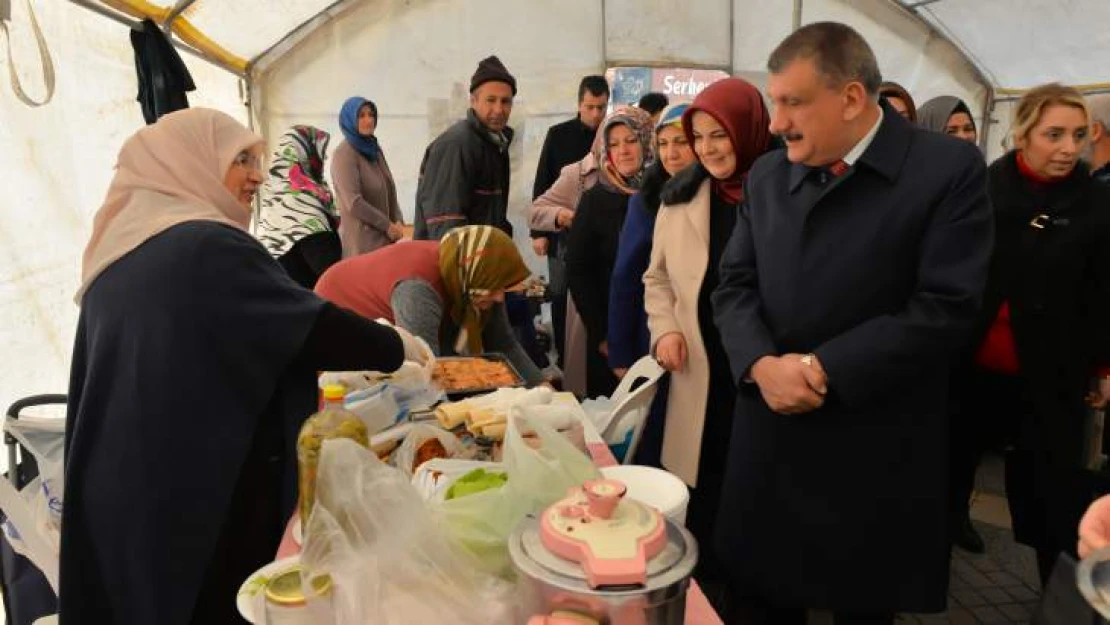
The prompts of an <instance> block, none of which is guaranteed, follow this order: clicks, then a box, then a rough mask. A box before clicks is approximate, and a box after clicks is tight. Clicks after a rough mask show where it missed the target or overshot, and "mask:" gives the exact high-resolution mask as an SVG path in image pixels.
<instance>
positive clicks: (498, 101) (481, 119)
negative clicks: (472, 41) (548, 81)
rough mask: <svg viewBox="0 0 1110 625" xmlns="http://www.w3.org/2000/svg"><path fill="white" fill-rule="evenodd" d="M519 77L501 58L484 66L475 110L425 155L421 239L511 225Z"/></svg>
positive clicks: (418, 223)
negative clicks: (512, 148) (511, 153)
mask: <svg viewBox="0 0 1110 625" xmlns="http://www.w3.org/2000/svg"><path fill="white" fill-rule="evenodd" d="M515 95H516V79H515V78H513V75H512V74H510V73H509V70H507V69H505V66H504V65H503V64H502V63H501V60H500V59H498V58H497V57H496V56H490V57H487V58H485V59H483V60H482V61H481V62H480V63H478V70H477V71H476V72H474V76H473V77H472V78H471V79H470V109H469V110H467V112H466V119H462V120H459V121H458V122H456V123H455V124H453V125H452V126H451V127H450V128H448V129H447V130H446V131H444V133H443V134H441V135H440V136H438V137H436V139H435V140H434V141H432V143H431V145H429V146H428V149H427V150H425V152H424V160H423V162H422V163H421V164H420V182H419V184H418V185H417V188H416V219H415V224H414V226H415V235H414V236H415V238H416V239H427V240H433V241H434V240H439V239H440V238H442V237H443V235H445V234H447V232H448V231H450V230H451V229H453V228H457V227H459V226H468V225H469V226H473V225H487V226H494V227H497V228H500V229H501V230H504V231H505V232H506V233H507V234H509V235H510V236H511V235H512V233H513V228H512V226H511V225H510V224H509V220H508V217H507V214H506V213H507V211H508V206H509V143H510V142H511V141H512V140H513V129H512V128H509V125H508V124H509V114H510V113H512V110H513V97H514V96H515Z"/></svg>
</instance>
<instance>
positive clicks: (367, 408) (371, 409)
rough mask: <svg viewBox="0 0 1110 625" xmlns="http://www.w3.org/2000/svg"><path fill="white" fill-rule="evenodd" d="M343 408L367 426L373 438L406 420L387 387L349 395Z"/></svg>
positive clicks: (383, 386)
mask: <svg viewBox="0 0 1110 625" xmlns="http://www.w3.org/2000/svg"><path fill="white" fill-rule="evenodd" d="M343 407H344V408H346V409H347V410H350V411H351V412H353V413H354V414H355V415H357V416H358V418H359V419H361V420H362V422H363V423H365V424H366V431H367V432H368V433H369V434H370V435H371V436H373V435H374V434H377V433H378V432H381V431H383V430H385V429H388V428H390V427H393V426H394V425H395V424H396V423H397V422H398V421H400V420H401V419H403V418H404V417H403V414H404V413H403V412H402V411H401V407H400V406H398V405H397V401H396V400H395V399H394V397H393V392H392V391H391V390H390V388H389V387H388V386H386V385H381V386H378V387H377V388H369V389H363V390H361V391H356V392H354V393H348V394H347V397H346V398H345V399H344V400H343Z"/></svg>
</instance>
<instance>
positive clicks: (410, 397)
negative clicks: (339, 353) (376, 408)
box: [319, 358, 446, 422]
mask: <svg viewBox="0 0 1110 625" xmlns="http://www.w3.org/2000/svg"><path fill="white" fill-rule="evenodd" d="M434 370H435V359H434V358H433V359H432V360H431V361H429V362H427V363H425V364H423V365H422V364H420V363H416V362H406V363H404V364H403V365H401V368H399V369H397V370H396V371H394V372H393V373H389V374H386V373H380V372H378V371H326V372H324V373H322V374H321V375H320V379H319V386H320V388H321V389H323V388H324V387H325V386H327V385H329V384H342V385H343V386H345V387H347V392H348V393H349V395H348V400H347V401H348V403H350V402H354V401H358V400H360V399H365V398H367V397H370V396H371V395H372V394H374V393H388V394H389V395H391V397H390V399H391V400H392V401H394V402H396V404H397V409H398V410H397V415H396V417H395V419H394V421H395V422H396V421H402V420H404V419H405V417H407V416H408V415H409V414H411V413H413V412H419V411H424V410H430V409H431V408H432V406H435V405H436V404H437V403H439V402H440V401H442V400H443V399H444V398H445V397H446V395H444V393H443V391H442V390H441V389H440V388H439V386H437V385H436V384H435V383H434V382H433V381H432V372H433V371H434ZM347 408H348V409H351V406H350V405H348V406H347Z"/></svg>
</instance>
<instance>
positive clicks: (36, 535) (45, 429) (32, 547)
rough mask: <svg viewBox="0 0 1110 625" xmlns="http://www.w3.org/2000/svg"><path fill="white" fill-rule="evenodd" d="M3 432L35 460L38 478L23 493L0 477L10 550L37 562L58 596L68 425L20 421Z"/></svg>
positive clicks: (0, 503) (0, 505)
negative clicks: (16, 441)
mask: <svg viewBox="0 0 1110 625" xmlns="http://www.w3.org/2000/svg"><path fill="white" fill-rule="evenodd" d="M4 429H5V430H6V431H7V432H8V433H9V434H11V435H12V436H13V437H15V439H16V440H18V441H19V442H20V444H21V445H22V446H23V447H24V448H25V449H26V450H27V451H28V452H30V453H31V455H32V456H34V457H35V460H36V462H37V463H38V467H39V477H37V478H35V479H33V480H31V481H30V482H29V483H28V484H26V485H24V487H23V488H22V489H21V490H19V491H17V490H16V489H15V487H14V486H12V484H11V482H9V481H8V480H7V479H6V478H3V477H0V509H2V510H3V511H4V513H5V515H6V516H7V517H8V518H7V520H6V521H5V522H4V524H3V531H4V534H5V536H6V537H7V539H8V542H9V543H10V544H11V546H12V549H14V550H15V552H16V553H19V554H21V555H23V556H24V557H26V558H27V559H28V560H30V561H31V562H32V563H34V565H35V566H37V567H38V568H39V570H41V571H42V573H43V575H44V576H45V577H46V580H47V582H49V583H50V586H51V588H53V589H54V592H55V593H57V591H58V562H59V554H60V553H61V527H62V506H63V505H64V504H63V502H64V500H65V493H64V490H63V487H64V484H65V481H64V476H63V460H64V457H65V420H64V419H56V418H40V417H22V418H20V419H9V420H8V421H6V422H5V423H4ZM9 470H12V471H14V470H15V467H9Z"/></svg>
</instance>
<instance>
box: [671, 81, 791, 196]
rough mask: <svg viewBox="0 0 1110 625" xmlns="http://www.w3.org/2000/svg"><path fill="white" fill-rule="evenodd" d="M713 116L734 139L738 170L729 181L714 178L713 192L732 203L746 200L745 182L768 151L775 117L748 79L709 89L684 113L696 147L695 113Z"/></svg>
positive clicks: (688, 134)
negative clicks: (756, 163) (750, 170)
mask: <svg viewBox="0 0 1110 625" xmlns="http://www.w3.org/2000/svg"><path fill="white" fill-rule="evenodd" d="M698 111H703V112H705V113H708V114H710V115H712V116H713V119H716V120H717V123H719V124H720V125H721V126H723V127H724V129H725V132H727V133H728V136H729V139H731V140H732V149H733V151H734V152H736V171H734V172H732V176H731V177H729V178H728V179H727V180H717V179H716V178H714V179H713V191H714V192H715V193H716V194H717V196H718V197H720V198H721V199H723V200H725V201H726V202H728V203H730V204H737V203H739V202H740V201H741V200H743V199H744V179H745V178H747V176H748V170H749V169H751V168H752V163H754V162H755V159H757V158H759V157H760V156H762V155H763V153H764V152H766V151H767V147H768V145H769V144H770V142H771V131H770V129H769V127H770V125H771V116H770V114H769V113H767V106H766V105H765V104H763V96H762V95H760V93H759V89H756V88H755V87H754V86H752V84H751V83H749V82H748V81H746V80H741V79H740V78H725V79H724V80H719V81H717V82H715V83H713V84H712V85H709V86H708V87H706V88H705V90H704V91H702V92H701V93H699V94H698V96H697V97H696V98H694V102H693V103H692V104H691V105H690V108H688V109H686V112H685V113H683V114H682V130H683V132H684V133H686V140H687V141H689V142H690V145H694V123H693V121H692V119H693V116H694V113H696V112H698Z"/></svg>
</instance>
